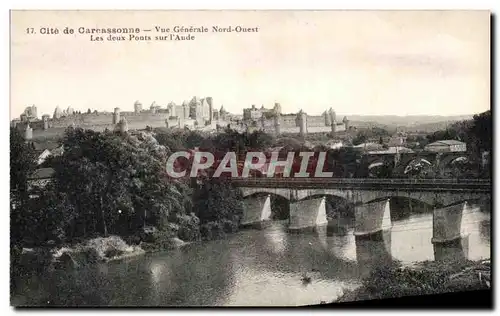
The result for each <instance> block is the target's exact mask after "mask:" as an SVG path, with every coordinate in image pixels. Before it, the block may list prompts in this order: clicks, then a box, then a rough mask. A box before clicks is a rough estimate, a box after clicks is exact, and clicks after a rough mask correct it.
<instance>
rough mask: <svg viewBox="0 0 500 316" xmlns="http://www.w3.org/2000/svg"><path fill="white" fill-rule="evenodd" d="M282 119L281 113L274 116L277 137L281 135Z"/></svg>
mask: <svg viewBox="0 0 500 316" xmlns="http://www.w3.org/2000/svg"><path fill="white" fill-rule="evenodd" d="M280 119H281V113H276V114H275V115H274V131H275V133H276V135H279V134H281V122H280Z"/></svg>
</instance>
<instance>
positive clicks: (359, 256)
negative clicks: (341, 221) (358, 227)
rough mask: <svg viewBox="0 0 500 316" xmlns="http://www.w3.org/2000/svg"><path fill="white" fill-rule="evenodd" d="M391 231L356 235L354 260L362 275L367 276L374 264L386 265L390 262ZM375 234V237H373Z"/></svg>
mask: <svg viewBox="0 0 500 316" xmlns="http://www.w3.org/2000/svg"><path fill="white" fill-rule="evenodd" d="M391 234H392V232H391V231H390V230H385V231H379V232H378V233H375V234H372V235H370V238H366V237H367V236H356V237H355V240H356V261H357V263H358V267H359V270H360V273H361V276H362V277H365V276H368V275H369V273H370V272H371V269H372V268H373V267H376V266H387V265H388V264H390V263H391V262H392V251H391V246H392V240H391ZM374 236H376V238H373V237H374Z"/></svg>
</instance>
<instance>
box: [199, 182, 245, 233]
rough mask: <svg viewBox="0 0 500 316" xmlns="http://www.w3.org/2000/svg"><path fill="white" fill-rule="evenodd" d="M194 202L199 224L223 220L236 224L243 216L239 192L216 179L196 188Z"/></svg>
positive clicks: (241, 199)
mask: <svg viewBox="0 0 500 316" xmlns="http://www.w3.org/2000/svg"><path fill="white" fill-rule="evenodd" d="M194 200H195V201H196V202H195V213H196V215H197V216H198V218H199V219H200V222H201V224H204V223H209V222H222V221H224V220H230V221H232V222H236V223H237V222H238V221H239V219H240V218H241V216H242V214H243V198H242V196H241V193H240V191H239V190H238V189H237V188H234V187H232V186H231V185H230V184H227V183H225V182H223V181H218V180H217V179H211V180H208V181H205V183H204V184H203V185H202V186H201V187H200V188H198V190H197V192H196V195H195V199H194Z"/></svg>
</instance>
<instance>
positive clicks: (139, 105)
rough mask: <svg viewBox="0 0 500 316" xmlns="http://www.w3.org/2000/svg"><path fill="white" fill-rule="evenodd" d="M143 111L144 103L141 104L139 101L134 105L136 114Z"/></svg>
mask: <svg viewBox="0 0 500 316" xmlns="http://www.w3.org/2000/svg"><path fill="white" fill-rule="evenodd" d="M141 111H142V103H141V102H139V100H137V101H135V103H134V112H135V113H140V112H141Z"/></svg>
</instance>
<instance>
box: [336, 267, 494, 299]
mask: <svg viewBox="0 0 500 316" xmlns="http://www.w3.org/2000/svg"><path fill="white" fill-rule="evenodd" d="M490 274H491V266H490V261H489V260H481V261H425V262H422V263H419V264H416V265H414V266H411V267H403V266H402V265H401V264H400V263H394V264H393V265H390V266H385V267H380V268H377V269H375V270H374V271H372V273H371V274H370V276H369V277H367V278H366V279H365V280H363V284H362V286H361V287H359V288H357V289H356V290H353V291H346V292H345V293H344V295H342V296H341V297H340V298H339V299H338V300H337V302H350V301H364V300H376V299H385V298H396V297H403V296H416V295H432V294H442V293H448V292H458V291H472V290H484V289H489V288H490V287H489V285H490V284H489V282H490Z"/></svg>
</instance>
